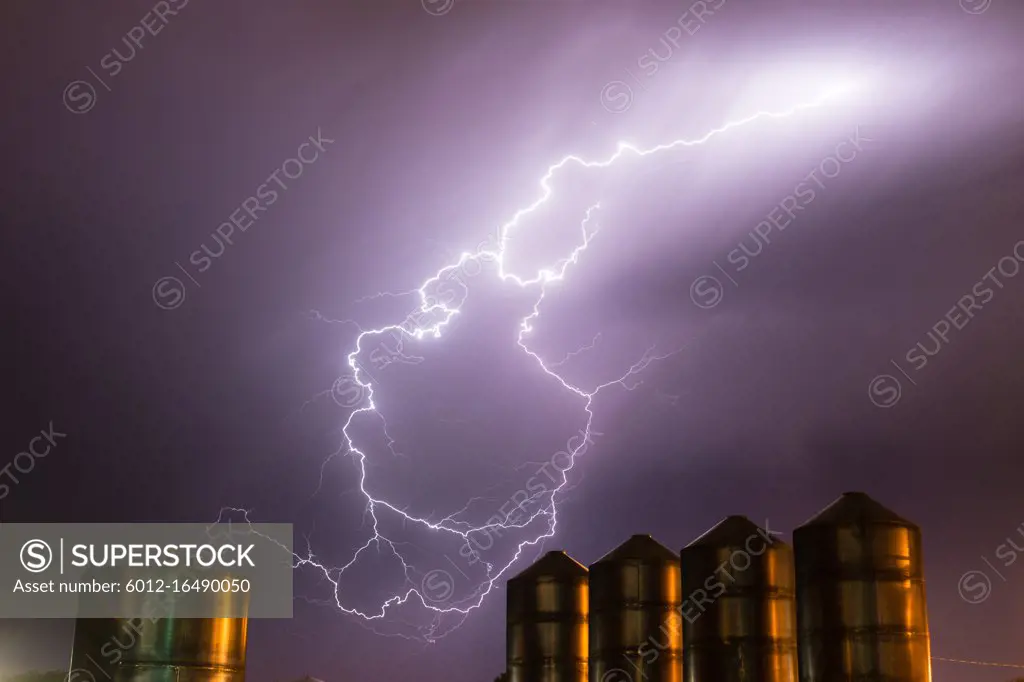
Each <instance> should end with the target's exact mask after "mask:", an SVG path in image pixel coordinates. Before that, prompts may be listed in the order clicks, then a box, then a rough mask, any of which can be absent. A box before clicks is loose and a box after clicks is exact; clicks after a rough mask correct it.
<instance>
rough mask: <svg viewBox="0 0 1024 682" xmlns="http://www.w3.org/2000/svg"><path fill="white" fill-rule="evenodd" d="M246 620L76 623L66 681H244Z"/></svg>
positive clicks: (84, 620) (97, 620) (88, 620)
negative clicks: (68, 675) (69, 667)
mask: <svg viewBox="0 0 1024 682" xmlns="http://www.w3.org/2000/svg"><path fill="white" fill-rule="evenodd" d="M247 625H248V623H247V620H246V619H245V618H160V619H154V620H150V619H146V618H130V619H129V618H124V619H122V618H79V619H78V620H77V621H75V640H74V645H73V648H72V653H71V671H70V673H69V674H70V677H69V678H68V682H93V681H94V680H95V682H244V680H245V652H246V630H247Z"/></svg>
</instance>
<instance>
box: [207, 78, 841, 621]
mask: <svg viewBox="0 0 1024 682" xmlns="http://www.w3.org/2000/svg"><path fill="white" fill-rule="evenodd" d="M848 89H849V88H845V87H844V88H832V89H830V90H828V91H826V92H824V93H822V94H820V95H819V96H818V97H817V98H815V99H813V100H810V101H807V102H804V103H801V104H797V105H796V106H793V107H792V108H790V109H787V110H783V111H774V112H773V111H759V112H758V113H756V114H752V115H750V116H747V117H746V118H742V119H739V120H734V121H731V122H728V123H726V124H724V125H722V126H720V127H718V128H715V129H713V130H711V131H710V132H708V133H706V134H705V135H703V136H701V137H699V138H696V139H690V140H687V139H679V140H674V141H672V142H667V143H664V144H659V145H656V146H653V147H650V148H646V149H641V148H638V147H636V146H633V145H631V144H627V143H624V142H623V143H619V144H618V146H617V148H616V151H615V153H613V154H612V155H611V156H609V157H608V158H606V159H604V160H602V161H587V160H584V159H582V158H580V157H578V156H566V157H565V158H563V159H562V160H561V161H558V162H557V163H555V164H554V165H552V166H550V167H549V168H548V169H547V172H546V173H545V174H544V175H543V177H541V179H540V187H541V194H540V197H539V198H538V199H537V200H536V201H534V202H533V203H531V204H529V205H528V206H526V207H524V208H521V209H519V210H518V211H516V212H515V214H514V215H513V216H512V217H511V218H510V219H509V220H508V221H507V222H506V223H505V224H503V225H502V226H501V228H500V232H499V235H500V237H499V240H498V243H497V245H496V247H494V248H487V249H480V250H478V251H476V252H464V253H462V254H461V255H460V256H459V258H458V260H457V261H456V262H454V263H451V264H449V265H446V266H444V267H442V268H441V269H440V270H438V271H437V272H436V273H435V274H434V275H433V276H431V277H429V278H428V279H427V280H425V281H424V282H423V284H422V285H421V286H420V287H419V288H418V289H415V290H411V291H408V292H404V293H399V294H391V293H381V294H375V295H374V296H372V297H368V298H377V297H381V296H402V295H417V296H418V297H419V306H418V307H417V308H416V310H415V311H414V312H413V313H412V314H410V316H409V317H407V318H406V319H405V321H403V322H400V323H396V324H392V325H387V326H384V327H380V328H377V329H367V330H364V329H362V328H361V327H358V325H357V328H358V329H359V335H358V336H357V337H356V340H355V345H354V348H353V349H352V350H351V352H349V353H348V355H347V356H346V360H347V364H348V368H349V370H350V371H351V377H352V379H351V380H352V381H354V383H355V385H356V386H358V387H359V390H360V391H362V392H365V393H364V396H363V401H362V402H363V404H361V405H360V406H358V407H357V408H356V409H354V410H353V411H352V412H351V413H350V414H349V417H348V419H347V420H346V422H345V425H344V427H343V428H342V434H343V442H342V444H341V446H340V447H339V449H338V451H337V452H335V453H333V454H332V455H331V456H330V457H329V458H328V461H330V460H331V459H332V458H334V457H335V456H337V455H341V454H348V455H351V456H352V457H353V458H354V460H355V461H357V462H358V467H359V490H360V492H361V493H362V495H363V496H364V497H365V499H366V515H367V516H366V518H368V519H369V525H371V526H372V529H373V532H372V536H371V537H370V538H369V539H368V540H367V541H366V543H365V544H363V545H362V546H361V547H359V548H358V549H356V550H355V552H354V553H353V554H352V556H351V559H350V560H349V561H348V562H347V563H345V564H344V565H342V566H336V567H328V566H325V565H324V564H322V563H320V562H319V561H318V560H317V558H316V556H315V555H314V554H313V552H312V550H311V549H309V548H308V547H307V550H306V553H305V555H304V556H302V555H299V554H294V553H293V554H294V567H295V568H298V567H300V566H301V567H309V568H313V569H315V570H317V571H319V572H321V573H322V575H323V577H324V578H326V579H327V581H329V582H330V583H331V584H332V585H333V587H334V605H335V606H336V607H337V608H338V609H339V610H341V611H342V612H344V613H347V614H352V615H356V616H359V617H360V618H362V619H366V620H368V621H373V620H377V619H381V618H383V617H384V616H385V614H386V613H388V611H389V610H392V609H393V608H395V607H397V606H399V605H402V604H406V603H407V602H410V601H413V602H417V603H418V604H419V605H421V606H422V607H423V608H424V609H427V610H428V611H430V612H433V613H434V614H435V616H440V615H441V614H448V613H451V614H461V617H462V618H465V616H466V615H467V614H469V613H470V611H472V610H473V609H475V608H477V607H478V606H480V604H481V603H483V600H484V599H485V598H486V597H487V595H488V594H489V593H490V592H491V591H492V590H493V589H494V588H495V586H496V585H497V584H498V581H499V580H500V579H501V578H502V577H503V576H504V575H505V574H506V572H508V570H509V569H510V568H511V567H512V565H513V564H514V563H515V562H516V561H517V560H518V559H519V558H520V556H521V555H522V553H523V552H524V550H526V549H527V548H530V547H533V546H535V545H537V544H538V543H541V542H543V541H544V540H546V539H547V538H551V537H553V536H554V535H555V532H556V528H557V513H558V508H557V505H556V498H557V497H558V496H559V493H561V492H564V488H565V486H566V485H567V483H568V480H567V475H568V471H569V470H570V469H571V468H572V464H574V463H575V460H576V456H577V453H579V452H580V450H581V448H583V447H584V446H585V444H586V442H587V439H589V437H590V435H591V425H592V422H593V419H594V413H593V411H592V407H593V403H594V400H595V399H596V397H597V396H598V395H599V394H600V393H601V391H603V390H605V389H607V388H609V387H612V386H620V387H623V388H627V389H629V388H631V387H630V386H628V385H627V383H626V382H627V380H631V379H632V380H634V381H635V380H636V377H637V376H638V375H639V374H640V373H641V372H643V371H644V370H645V369H646V368H647V367H648V366H649V365H650V364H651V363H652V362H655V361H657V360H661V359H664V358H666V357H668V356H669V355H673V354H674V353H675V352H679V351H674V352H672V353H668V354H665V355H653V354H652V353H653V348H649V349H648V350H647V352H646V353H645V354H644V355H643V357H641V358H640V359H639V360H638V361H637V362H635V363H633V365H631V366H630V367H629V368H627V369H626V371H624V372H623V373H622V374H621V375H619V376H618V377H616V378H613V379H610V380H608V381H605V382H604V383H601V384H598V385H596V386H595V387H592V388H584V387H581V386H578V385H575V384H573V383H571V382H570V381H569V380H567V379H566V378H564V377H563V376H562V375H561V374H559V373H558V372H557V371H556V368H558V367H559V366H560V365H561V364H562V363H563V362H565V360H561V361H558V362H551V363H547V362H545V360H544V359H543V358H542V357H540V355H538V353H537V352H535V351H534V350H531V348H530V347H529V345H528V343H527V340H528V338H529V336H530V333H531V332H532V331H533V329H534V324H535V323H536V322H537V321H538V319H539V317H540V314H541V306H542V304H543V302H544V300H545V297H546V295H547V293H548V285H549V284H552V283H555V282H561V281H563V280H564V279H565V277H566V273H567V271H568V270H569V268H570V267H571V266H572V265H575V264H576V263H578V262H579V260H580V258H581V256H582V254H583V253H584V252H585V251H586V250H587V248H588V247H589V245H590V243H591V241H592V240H593V238H594V237H595V235H596V234H597V228H596V226H594V225H592V223H593V222H594V220H593V219H594V215H595V213H596V212H597V211H598V210H599V209H600V204H595V205H592V206H590V207H589V208H588V209H587V211H586V215H585V217H584V218H583V220H582V222H581V223H580V240H579V242H578V244H577V245H576V247H575V248H573V249H572V251H571V252H570V253H569V254H567V255H566V256H565V257H563V258H561V259H560V260H558V261H557V262H556V263H554V264H553V265H550V266H548V267H539V268H538V269H537V270H536V272H534V273H530V274H523V273H519V274H517V273H514V272H511V271H510V270H509V269H508V268H507V267H506V262H505V257H506V254H507V249H508V243H509V238H510V235H511V234H512V233H513V231H515V230H517V229H519V228H520V227H521V225H522V223H523V221H524V219H525V218H527V217H528V216H530V215H531V214H533V213H534V212H535V211H537V210H538V209H539V208H540V207H541V206H543V205H544V204H545V203H547V202H548V201H549V200H550V199H551V198H552V197H553V195H554V189H553V187H552V180H553V179H554V177H555V175H556V173H558V172H559V171H560V170H562V169H564V168H566V167H568V166H578V167H582V168H607V167H609V166H611V165H613V164H615V163H616V162H617V161H619V160H620V159H623V158H625V157H627V156H634V157H646V156H651V155H654V154H658V153H662V152H670V151H673V150H678V149H681V148H685V147H692V146H697V145H703V144H705V143H706V142H708V141H710V140H711V139H713V138H714V137H716V136H718V135H720V134H722V133H725V132H727V131H729V130H732V129H734V128H739V127H741V126H746V125H748V124H751V123H754V122H756V121H760V120H762V119H781V118H788V117H792V116H794V115H796V114H797V113H799V112H801V111H804V110H807V109H812V108H816V107H820V106H822V105H824V104H825V103H826V102H827V101H829V100H830V99H833V98H835V97H837V96H840V95H842V94H844V93H846V92H847V91H848ZM470 261H476V262H477V263H479V264H482V263H493V264H496V266H497V267H496V272H497V275H498V277H499V278H500V280H501V281H502V282H505V283H511V284H512V285H514V286H517V287H520V288H521V289H524V290H530V291H534V292H536V298H535V299H534V304H533V307H532V309H531V310H530V312H529V314H528V315H527V316H526V317H524V318H523V319H522V320H521V323H520V326H519V332H518V335H517V337H516V340H515V341H516V344H517V345H518V347H519V348H520V349H521V350H522V351H523V352H524V353H525V354H526V355H527V356H529V357H530V358H532V360H533V361H534V362H536V365H537V367H538V368H539V371H541V372H543V373H544V374H545V375H546V376H547V377H548V378H549V379H550V380H551V381H552V382H554V383H556V384H557V385H558V386H559V387H560V388H561V389H562V390H564V391H567V392H568V393H570V394H573V395H575V396H576V397H577V398H578V399H579V401H580V402H581V404H582V410H583V413H584V415H585V425H584V427H583V429H582V431H581V433H582V434H584V438H583V439H582V440H581V442H580V444H579V445H577V446H575V447H574V448H573V449H572V450H571V452H570V453H569V454H570V466H569V468H568V469H565V470H564V471H562V472H561V474H562V475H561V481H560V482H559V483H558V484H557V486H556V487H554V488H553V489H552V490H547V491H544V492H543V493H541V495H542V500H541V504H540V508H539V509H538V510H537V511H536V512H534V513H533V514H532V515H530V516H529V517H528V518H526V519H525V520H519V521H516V522H510V521H509V516H508V515H506V517H505V518H504V520H503V521H499V522H493V521H492V522H489V523H487V524H484V525H478V526H473V525H471V524H470V523H469V522H467V521H461V520H457V519H458V517H460V516H461V515H462V514H463V513H465V512H466V510H467V509H468V507H469V505H467V506H466V507H463V509H461V510H459V511H457V512H455V513H453V514H450V515H448V516H446V517H444V518H442V519H440V520H439V521H431V520H430V519H429V518H421V517H418V516H415V515H412V514H410V513H408V512H407V511H406V510H405V509H403V508H401V507H400V506H398V505H397V504H395V503H393V502H391V501H388V500H386V499H382V498H379V497H377V496H375V494H374V492H373V490H372V485H371V483H370V482H369V481H368V480H367V468H366V460H367V454H366V453H365V452H364V451H362V450H360V449H359V447H358V446H357V445H356V443H355V442H354V441H353V439H352V436H351V435H350V433H349V429H350V427H351V426H352V424H353V422H354V420H356V419H357V418H358V417H360V415H367V414H370V415H371V416H372V417H373V418H374V419H379V420H381V422H384V417H383V415H382V414H381V413H380V412H379V411H378V409H377V405H376V403H375V400H374V398H375V390H376V389H375V386H374V384H373V382H372V378H371V377H369V376H368V374H367V373H366V372H365V371H364V370H363V368H362V367H361V366H360V364H359V363H358V361H357V358H358V357H359V355H360V353H362V352H363V351H364V350H365V345H366V342H367V341H368V340H369V339H371V338H374V337H378V336H381V335H384V334H392V335H394V336H397V337H398V338H399V339H405V338H409V339H414V340H421V339H424V338H425V337H427V336H432V337H434V338H440V337H441V336H442V334H443V332H444V330H445V328H446V327H447V326H448V324H449V323H450V322H451V320H452V319H453V318H454V317H455V316H456V315H458V314H459V313H460V306H459V305H458V304H456V303H452V302H441V301H438V300H437V299H436V297H435V296H434V295H433V293H432V291H433V289H434V288H435V287H436V286H437V285H438V284H439V283H440V282H441V281H442V280H444V279H445V278H446V277H448V276H449V275H450V274H451V273H453V272H454V271H455V270H456V269H457V268H461V267H463V266H464V265H465V264H466V263H467V262H470ZM317 315H318V316H319V314H318V313H317ZM410 320H413V321H414V322H412V323H410ZM597 341H598V337H595V339H594V341H593V342H592V343H591V345H590V347H592V346H593V345H594V344H596V343H597ZM581 350H583V349H581ZM576 352H579V351H576ZM571 355H572V354H570V356H571ZM566 359H568V358H566ZM325 393H326V392H325ZM321 395H322V394H321ZM385 428H386V423H385ZM385 434H386V431H385ZM388 440H389V443H391V442H393V441H391V439H390V437H388ZM325 465H326V462H325ZM322 481H323V478H322V476H321V484H322ZM470 504H472V501H471V502H470ZM223 511H226V510H222V515H223ZM234 511H242V510H234ZM383 514H392V515H395V520H401V521H402V523H403V525H404V524H406V523H411V524H416V525H419V526H422V527H423V528H425V529H429V530H431V531H434V532H436V533H441V534H448V535H451V536H453V537H456V538H461V540H462V541H466V542H468V540H469V536H470V534H471V533H478V532H490V531H492V530H496V529H501V530H507V529H511V528H519V529H521V528H525V527H527V526H530V524H532V523H533V522H534V521H536V520H537V519H544V520H546V524H544V526H543V528H544V530H543V532H539V534H537V536H536V537H531V538H528V539H526V540H523V541H522V542H520V543H519V544H518V548H517V549H516V551H515V555H514V556H513V558H512V559H511V560H510V561H508V563H505V564H504V565H494V564H490V563H484V566H485V567H486V571H487V577H486V579H485V580H484V581H483V582H482V583H481V584H480V585H479V587H478V588H477V589H476V590H475V591H474V593H473V595H471V596H470V597H469V598H467V599H462V600H461V601H460V602H459V603H457V604H455V605H451V604H447V605H439V604H437V603H434V602H432V601H431V600H430V599H428V598H426V597H425V596H424V594H423V593H422V589H421V588H422V585H420V586H417V584H416V582H415V581H413V580H412V578H411V576H412V575H413V574H414V569H413V567H412V566H411V565H410V564H409V563H408V562H407V561H406V559H405V558H403V556H402V554H401V552H400V551H399V549H398V544H400V543H396V542H395V541H393V540H391V539H389V538H387V537H385V536H384V535H383V534H382V532H381V530H380V528H379V518H380V517H379V515H383ZM246 520H248V519H247V518H246ZM371 548H375V549H376V550H377V551H378V552H380V551H381V550H384V551H387V552H390V553H391V554H393V555H394V556H395V558H396V559H397V561H398V562H400V563H401V566H402V568H403V570H404V572H405V576H406V579H407V583H406V586H405V587H403V590H404V591H400V592H397V593H395V594H393V595H392V596H391V597H390V598H388V599H386V600H385V601H384V602H383V603H382V604H381V605H380V607H379V608H378V609H376V610H374V611H372V612H369V611H363V610H360V609H357V608H353V607H351V606H346V604H345V603H343V600H342V598H341V595H340V588H339V582H340V580H341V576H342V575H343V574H344V573H345V572H346V571H347V570H348V569H349V568H351V567H352V566H353V565H355V564H356V562H358V561H359V560H360V558H361V557H362V556H363V555H364V553H366V552H367V551H368V550H370V549H371ZM456 568H457V567H456ZM456 617H458V616H456ZM435 624H436V618H435ZM436 638H437V634H436V632H435V631H434V629H433V628H431V631H430V632H429V633H428V634H427V636H426V639H427V640H428V641H432V640H433V639H436Z"/></svg>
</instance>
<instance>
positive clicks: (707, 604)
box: [680, 516, 797, 682]
mask: <svg viewBox="0 0 1024 682" xmlns="http://www.w3.org/2000/svg"><path fill="white" fill-rule="evenodd" d="M680 560H681V570H682V597H683V605H682V615H683V678H684V679H685V680H686V682H796V680H797V641H796V607H795V603H794V596H795V590H794V575H793V553H792V550H791V549H790V548H789V546H788V545H786V544H785V543H783V542H782V541H781V540H779V539H778V538H777V537H773V536H771V535H770V534H769V533H768V532H767V531H765V530H762V529H761V528H759V527H758V526H757V525H755V524H754V523H753V522H751V521H750V520H749V519H747V518H746V517H744V516H730V517H727V518H726V519H725V520H724V521H722V522H721V523H719V524H718V525H716V526H715V527H714V528H712V529H711V530H709V531H708V532H706V533H704V535H702V536H700V537H699V538H697V539H696V540H694V541H693V542H691V543H690V544H689V545H687V546H686V547H684V548H683V550H682V551H681V552H680Z"/></svg>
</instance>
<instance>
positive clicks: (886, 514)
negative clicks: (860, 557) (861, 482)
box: [800, 492, 917, 528]
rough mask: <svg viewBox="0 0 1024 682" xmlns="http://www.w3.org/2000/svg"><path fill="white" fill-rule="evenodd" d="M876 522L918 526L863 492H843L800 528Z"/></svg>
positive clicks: (871, 523)
mask: <svg viewBox="0 0 1024 682" xmlns="http://www.w3.org/2000/svg"><path fill="white" fill-rule="evenodd" d="M874 524H891V525H894V526H907V527H910V528H917V526H916V525H914V524H913V523H911V522H910V521H907V520H906V519H904V518H903V517H901V516H900V515H898V514H896V512H893V511H891V510H889V509H887V508H885V507H883V506H882V505H881V504H879V503H878V502H876V501H875V500H873V499H871V498H870V497H868V495H867V494H865V493H861V492H849V493H843V494H842V495H841V496H840V497H839V498H838V499H837V500H836V501H835V502H833V503H832V504H830V505H828V506H827V507H825V508H824V509H822V510H821V511H820V512H818V513H817V514H816V515H815V516H814V517H812V518H811V519H810V520H809V521H807V522H806V523H805V524H803V525H802V526H800V528H806V527H807V526H862V525H874Z"/></svg>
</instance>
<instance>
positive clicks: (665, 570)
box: [590, 535, 683, 682]
mask: <svg viewBox="0 0 1024 682" xmlns="http://www.w3.org/2000/svg"><path fill="white" fill-rule="evenodd" d="M623 673H625V674H623ZM682 679H683V625H682V616H681V615H680V597H679V556H678V555H676V554H675V553H674V552H672V551H671V550H670V549H668V548H667V547H664V546H663V545H661V544H659V543H658V542H657V541H656V540H654V538H652V537H651V536H650V535H634V536H633V537H631V538H630V539H629V540H627V541H626V542H624V543H623V544H622V545H620V546H619V547H618V548H616V549H614V550H612V551H611V552H610V553H608V554H607V555H605V556H604V557H602V558H601V559H600V560H598V561H597V562H596V563H594V564H593V565H591V567H590V680H591V682H612V681H614V682H627V680H633V682H682Z"/></svg>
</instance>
